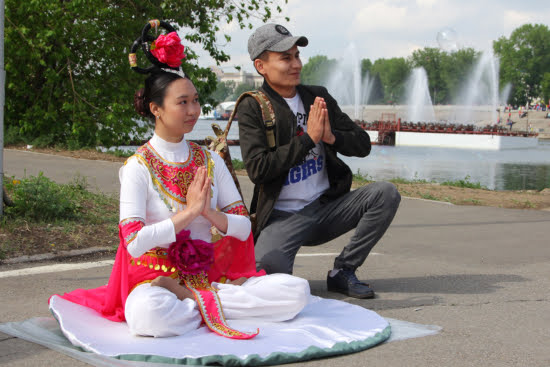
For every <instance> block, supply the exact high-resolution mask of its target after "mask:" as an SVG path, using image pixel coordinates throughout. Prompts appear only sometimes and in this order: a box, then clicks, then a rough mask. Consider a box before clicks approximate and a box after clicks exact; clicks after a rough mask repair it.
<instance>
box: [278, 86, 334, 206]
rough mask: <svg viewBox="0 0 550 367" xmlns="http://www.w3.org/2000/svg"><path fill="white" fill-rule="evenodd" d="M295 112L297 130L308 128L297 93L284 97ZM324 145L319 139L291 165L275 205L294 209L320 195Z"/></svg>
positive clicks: (323, 185)
mask: <svg viewBox="0 0 550 367" xmlns="http://www.w3.org/2000/svg"><path fill="white" fill-rule="evenodd" d="M285 101H286V103H287V104H288V106H289V107H290V109H291V110H292V112H293V113H294V115H295V116H296V122H297V126H296V133H297V135H302V134H305V133H306V132H307V115H306V112H305V109H304V104H303V103H302V99H301V98H300V95H299V94H298V93H296V95H295V96H294V97H292V98H285ZM325 162H326V154H325V148H324V146H323V144H322V143H321V142H319V143H317V144H316V145H315V147H314V148H313V149H311V150H310V151H309V152H308V154H307V156H306V158H305V159H304V161H303V162H302V163H300V164H298V165H297V166H294V167H292V168H291V169H290V171H289V173H288V176H287V178H286V181H285V183H284V185H283V188H282V190H281V194H280V195H279V198H278V199H277V202H275V209H277V210H283V211H286V212H292V213H295V212H297V211H299V210H301V209H302V208H304V207H305V206H306V205H308V204H309V203H311V202H313V201H314V200H315V199H317V198H318V197H319V196H321V195H322V194H323V193H324V192H325V191H326V190H327V189H328V188H329V186H330V185H329V182H328V174H327V168H326V163H325Z"/></svg>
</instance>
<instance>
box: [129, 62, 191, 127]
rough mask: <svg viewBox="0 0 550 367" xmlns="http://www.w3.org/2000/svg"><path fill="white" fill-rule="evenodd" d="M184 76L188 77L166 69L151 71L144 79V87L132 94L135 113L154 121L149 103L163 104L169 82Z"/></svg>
mask: <svg viewBox="0 0 550 367" xmlns="http://www.w3.org/2000/svg"><path fill="white" fill-rule="evenodd" d="M184 78H185V79H188V78H187V77H182V76H181V75H179V74H176V73H171V72H166V71H158V72H153V73H152V74H151V75H149V76H148V77H147V79H145V87H144V88H141V89H139V90H138V91H137V92H136V93H135V95H134V108H135V109H136V111H137V113H139V114H140V115H141V116H143V117H148V118H150V119H152V120H153V121H154V120H155V116H154V115H153V114H152V113H151V109H150V108H149V104H150V103H151V102H155V103H156V104H157V105H159V106H161V107H162V106H163V105H164V97H165V96H166V90H167V89H168V87H169V86H170V84H172V83H173V82H174V81H176V80H178V79H184Z"/></svg>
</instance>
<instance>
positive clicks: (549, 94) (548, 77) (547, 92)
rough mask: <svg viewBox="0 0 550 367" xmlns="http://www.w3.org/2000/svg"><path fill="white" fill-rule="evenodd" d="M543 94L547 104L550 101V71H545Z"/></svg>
mask: <svg viewBox="0 0 550 367" xmlns="http://www.w3.org/2000/svg"><path fill="white" fill-rule="evenodd" d="M541 89H542V90H541V95H542V100H543V102H544V103H545V104H548V103H550V72H548V73H544V76H543V77H542V82H541Z"/></svg>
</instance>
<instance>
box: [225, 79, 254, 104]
mask: <svg viewBox="0 0 550 367" xmlns="http://www.w3.org/2000/svg"><path fill="white" fill-rule="evenodd" d="M255 89H256V88H255V87H254V86H253V85H250V84H246V83H241V84H239V85H237V87H236V88H235V90H234V91H233V93H231V94H230V95H229V98H228V100H230V101H236V100H237V98H239V96H240V95H241V94H243V93H244V92H249V91H251V90H255Z"/></svg>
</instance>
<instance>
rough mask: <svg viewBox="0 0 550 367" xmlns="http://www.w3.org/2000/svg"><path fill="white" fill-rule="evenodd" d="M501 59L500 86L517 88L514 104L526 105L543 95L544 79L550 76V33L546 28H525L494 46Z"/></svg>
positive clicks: (514, 93) (500, 39) (530, 25)
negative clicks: (505, 85)
mask: <svg viewBox="0 0 550 367" xmlns="http://www.w3.org/2000/svg"><path fill="white" fill-rule="evenodd" d="M493 49H494V52H495V54H496V55H498V56H499V57H500V84H501V85H504V84H506V83H512V85H513V86H514V89H513V92H512V93H513V94H512V103H514V104H519V105H523V104H525V103H527V102H528V101H530V100H531V99H533V98H538V97H540V96H541V93H542V83H543V79H544V75H545V74H546V73H548V72H550V29H549V28H548V26H546V25H544V24H524V25H522V26H521V27H519V28H516V29H515V30H514V31H513V32H512V34H511V35H510V38H506V37H501V38H499V39H498V40H497V41H495V42H493Z"/></svg>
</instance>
